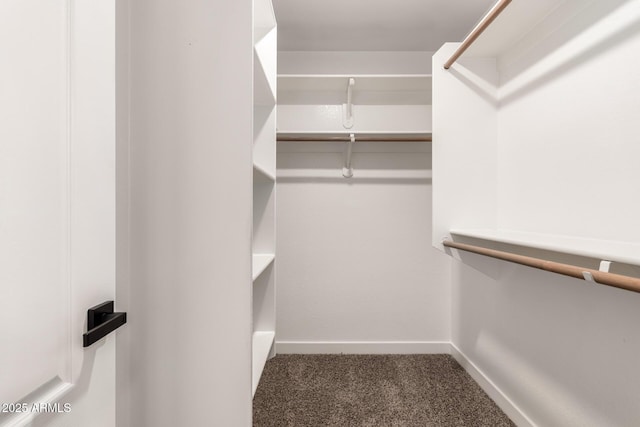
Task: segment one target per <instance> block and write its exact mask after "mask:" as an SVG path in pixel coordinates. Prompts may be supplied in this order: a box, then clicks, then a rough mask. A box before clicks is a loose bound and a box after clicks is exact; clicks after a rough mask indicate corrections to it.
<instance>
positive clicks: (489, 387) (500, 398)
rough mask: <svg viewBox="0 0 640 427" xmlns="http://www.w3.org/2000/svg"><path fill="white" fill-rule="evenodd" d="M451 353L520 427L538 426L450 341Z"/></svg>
mask: <svg viewBox="0 0 640 427" xmlns="http://www.w3.org/2000/svg"><path fill="white" fill-rule="evenodd" d="M449 346H450V349H451V350H450V353H451V356H453V358H454V359H456V361H457V362H458V363H459V364H460V366H462V367H463V368H464V369H465V371H467V372H468V373H469V375H470V376H471V378H473V379H474V380H475V381H476V382H477V383H478V385H479V386H480V387H481V388H482V389H483V390H484V392H485V393H487V394H488V395H489V397H490V398H491V399H492V400H493V401H494V402H496V405H498V407H499V408H500V409H502V411H503V412H504V413H505V414H507V416H508V417H509V418H511V421H513V422H514V423H515V424H516V425H517V426H518V427H536V425H535V424H534V423H533V421H531V420H530V419H529V417H527V416H526V415H525V414H524V412H522V411H521V410H520V408H518V406H516V404H515V403H513V401H511V399H509V397H508V396H507V395H506V394H504V393H503V392H502V390H500V389H499V388H498V387H497V386H496V385H495V384H494V383H493V381H491V380H490V379H489V377H487V376H486V375H485V374H484V372H482V371H481V370H480V369H478V367H477V366H476V365H474V363H473V362H472V361H471V360H469V358H468V357H467V356H466V355H465V354H464V353H463V352H462V351H460V349H459V348H458V347H456V346H455V344H453V343H449Z"/></svg>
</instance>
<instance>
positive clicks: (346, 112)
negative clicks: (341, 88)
mask: <svg viewBox="0 0 640 427" xmlns="http://www.w3.org/2000/svg"><path fill="white" fill-rule="evenodd" d="M355 84H356V79H354V78H353V77H349V83H348V85H347V103H346V104H342V126H344V128H345V129H351V128H352V127H353V86H355Z"/></svg>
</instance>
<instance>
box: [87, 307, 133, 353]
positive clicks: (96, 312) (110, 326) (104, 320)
mask: <svg viewBox="0 0 640 427" xmlns="http://www.w3.org/2000/svg"><path fill="white" fill-rule="evenodd" d="M125 323H127V313H114V312H113V301H106V302H103V303H102V304H98V305H96V306H95V307H91V308H90V309H89V310H87V333H86V334H83V335H82V346H83V347H89V346H90V345H91V344H93V343H94V342H96V341H98V340H99V339H101V338H103V337H105V336H106V335H108V334H110V333H111V332H113V331H115V330H116V329H118V328H119V327H120V326H122V325H124V324H125Z"/></svg>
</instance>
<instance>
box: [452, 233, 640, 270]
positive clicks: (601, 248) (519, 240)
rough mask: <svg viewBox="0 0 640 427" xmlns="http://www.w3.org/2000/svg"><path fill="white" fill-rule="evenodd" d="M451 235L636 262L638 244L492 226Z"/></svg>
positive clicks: (638, 261)
mask: <svg viewBox="0 0 640 427" xmlns="http://www.w3.org/2000/svg"><path fill="white" fill-rule="evenodd" d="M450 232H451V234H452V235H456V236H463V237H471V238H476V239H482V240H489V241H494V242H500V243H508V244H512V245H518V246H526V247H531V248H536V249H542V250H548V251H553V252H563V253H568V254H573V255H579V256H585V257H589V258H596V259H601V260H607V261H617V262H620V263H624V264H632V265H640V244H636V243H629V242H620V241H613V240H598V239H587V238H580V237H572V236H562V235H552V234H541V233H529V232H521V231H511V230H493V229H453V230H451V231H450Z"/></svg>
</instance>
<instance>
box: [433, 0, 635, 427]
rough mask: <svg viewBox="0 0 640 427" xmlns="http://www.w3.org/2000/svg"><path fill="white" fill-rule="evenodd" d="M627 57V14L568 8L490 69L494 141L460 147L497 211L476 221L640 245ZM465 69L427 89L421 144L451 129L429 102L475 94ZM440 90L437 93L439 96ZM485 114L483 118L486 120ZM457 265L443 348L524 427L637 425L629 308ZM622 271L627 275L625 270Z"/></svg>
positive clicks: (631, 44) (595, 295) (627, 303)
mask: <svg viewBox="0 0 640 427" xmlns="http://www.w3.org/2000/svg"><path fill="white" fill-rule="evenodd" d="M639 51H640V2H638V1H637V0H629V1H613V2H598V1H592V2H575V1H572V2H566V3H565V4H563V5H562V7H560V8H559V9H557V10H556V11H555V13H554V14H553V15H551V16H549V17H548V18H547V20H546V21H545V22H543V23H541V24H539V25H538V27H537V29H536V30H535V31H534V32H533V33H532V34H530V36H528V37H526V38H525V39H523V40H521V41H520V43H519V44H518V45H516V46H515V47H514V49H513V50H512V51H510V52H507V53H506V54H504V55H502V56H501V57H500V58H498V71H499V73H500V87H499V90H498V93H499V97H497V98H496V100H497V101H498V103H499V108H498V110H497V115H498V117H497V123H498V124H497V139H496V140H494V141H493V142H492V141H491V140H490V139H488V138H479V139H476V140H472V139H469V140H468V141H465V143H466V144H468V146H469V147H470V149H471V150H472V153H473V150H477V149H478V147H484V148H485V149H486V150H488V151H489V153H490V155H491V156H495V158H496V159H497V183H496V185H495V186H494V187H493V188H491V187H489V188H487V189H486V193H487V194H489V197H492V196H491V195H492V194H495V195H496V196H495V197H497V199H496V202H495V203H494V204H493V205H492V208H493V213H490V214H489V215H488V217H487V221H491V220H492V219H491V217H492V215H493V221H494V224H495V225H494V227H497V228H504V229H516V230H521V231H531V232H542V233H548V234H549V235H550V236H553V235H557V234H567V235H570V236H576V237H589V238H596V239H603V240H618V241H626V242H636V243H637V242H638V241H639V240H640V235H639V234H638V227H637V218H638V217H640V205H639V204H638V203H639V202H638V198H637V197H636V196H635V195H637V194H638V183H639V182H640V169H639V168H637V165H636V163H637V162H636V161H635V159H638V158H639V156H640V151H639V150H640V148H639V147H640V146H639V145H638V144H637V129H636V123H637V119H638V117H639V116H638V115H639V113H640V96H639V94H640V81H639V80H638V78H637V72H636V71H637V69H638V65H640V64H638V59H637V58H638V56H637V52H639ZM444 53H447V52H444ZM478 60H479V59H473V58H471V59H467V60H465V61H463V62H462V63H461V64H459V65H458V66H456V67H457V69H458V71H457V74H452V76H453V77H455V79H456V83H453V81H451V80H447V79H450V78H451V76H449V77H443V78H442V79H440V78H434V82H435V83H434V84H435V85H436V87H435V88H434V126H435V129H434V133H435V132H436V131H437V129H438V128H441V129H443V131H444V129H445V128H446V127H450V128H451V129H457V128H456V124H455V123H453V122H449V124H448V125H445V124H443V123H442V121H439V120H438V114H440V113H439V105H440V104H439V95H438V90H445V89H446V85H448V84H459V85H464V86H466V87H468V88H470V89H477V85H473V84H472V83H471V80H470V79H464V76H463V75H461V73H464V72H470V74H471V75H475V74H474V72H473V71H474V66H475V65H474V64H473V63H474V61H478ZM452 70H454V69H452ZM454 71H455V70H454ZM439 83H443V84H444V85H445V86H443V87H442V88H440V89H438V84H439ZM459 90H462V89H459ZM476 92H477V90H476ZM460 101H461V103H462V104H464V105H466V103H465V102H464V101H466V100H465V99H464V98H461V99H460ZM475 113H476V114H479V115H480V116H481V117H480V119H481V118H482V117H483V116H482V114H483V113H482V112H481V111H480V110H476V111H475ZM469 114H473V113H472V112H470V113H469ZM492 114H495V113H489V114H488V115H486V116H484V117H485V118H486V119H487V120H494V119H493V117H492ZM466 119H467V118H466V117H464V115H463V116H462V117H458V120H463V121H464V120H466ZM475 119H476V120H478V117H476V118H475ZM453 132H457V130H453ZM435 138H436V144H437V142H438V140H437V135H435ZM495 141H497V146H496V144H495ZM449 154H451V153H449ZM454 159H455V160H454ZM450 160H452V161H455V163H456V164H457V163H458V160H457V159H456V158H455V157H450ZM434 161H435V163H436V164H435V165H434V169H435V170H436V171H437V170H438V168H441V167H442V168H446V167H451V166H452V165H453V164H452V163H449V164H439V162H438V158H437V157H435V153H434ZM462 161H464V160H462ZM480 161H483V160H482V158H480ZM481 166H483V167H485V166H486V167H487V168H488V167H489V166H490V164H484V163H483V164H482V165H481ZM435 178H436V181H435V182H436V186H437V185H438V181H437V179H438V178H439V175H436V177H435ZM450 179H453V178H452V177H450ZM458 179H459V180H460V182H462V181H463V180H466V181H469V180H475V179H476V176H472V175H469V174H460V176H459V178H458ZM438 191H440V190H438ZM455 196H456V195H455V194H454V193H452V197H453V198H454V199H455ZM456 203H458V202H456ZM436 208H437V207H436ZM457 208H458V209H468V210H469V209H474V205H473V204H470V203H468V201H466V202H460V203H458V205H457ZM434 215H436V216H439V215H440V213H439V212H438V211H436V212H435V214H434ZM466 225H467V224H464V223H458V224H447V226H451V227H453V226H458V227H463V226H466ZM483 225H484V226H488V227H491V224H490V223H485V224H483ZM469 226H471V227H474V226H478V224H471V225H469ZM456 256H457V257H458V256H461V257H462V258H461V261H455V262H454V264H453V279H452V283H453V297H452V299H453V316H452V317H453V324H452V340H453V343H454V345H455V346H457V347H458V348H459V349H460V350H461V352H462V353H463V354H464V355H466V357H467V358H468V359H469V360H470V361H471V362H472V363H473V364H475V366H476V367H477V368H478V369H479V370H480V371H482V372H483V373H484V374H485V375H486V377H488V379H489V380H490V381H492V382H493V384H494V385H495V386H496V387H497V388H498V389H500V390H501V391H502V392H503V393H504V394H505V395H506V396H507V398H508V399H510V400H511V402H512V403H513V404H514V405H515V407H517V408H519V410H520V411H521V412H522V413H523V414H524V415H525V416H526V417H528V418H529V421H530V422H531V423H532V424H535V425H540V426H581V427H583V426H632V425H638V422H639V420H640V408H639V407H638V405H637V402H638V398H639V397H640V373H639V372H638V370H637V368H636V365H637V360H638V357H639V356H640V338H639V335H638V333H637V327H636V325H638V323H639V322H640V311H638V309H637V308H638V304H639V303H640V295H638V294H636V293H632V292H628V291H623V290H619V289H614V288H609V287H605V286H599V285H595V284H591V283H589V282H585V281H580V280H576V279H572V278H567V277H564V276H560V275H556V274H553V273H548V272H542V271H538V270H533V269H530V268H527V267H521V266H516V265H512V264H507V263H504V262H501V261H497V260H492V259H487V258H483V257H480V256H477V255H473V254H464V253H461V254H459V255H456ZM542 256H543V257H545V256H546V257H550V256H555V255H554V254H552V253H548V252H547V253H543V254H542ZM576 263H577V264H578V265H582V264H585V263H597V260H593V259H587V258H581V259H578V260H577V261H576ZM585 265H586V264H585ZM596 265H597V264H596ZM614 266H615V268H620V267H619V266H616V265H615V264H614ZM625 270H626V271H627V273H629V274H633V275H636V276H639V275H640V269H639V268H638V267H629V266H627V267H626V268H625ZM523 423H524V421H523Z"/></svg>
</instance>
